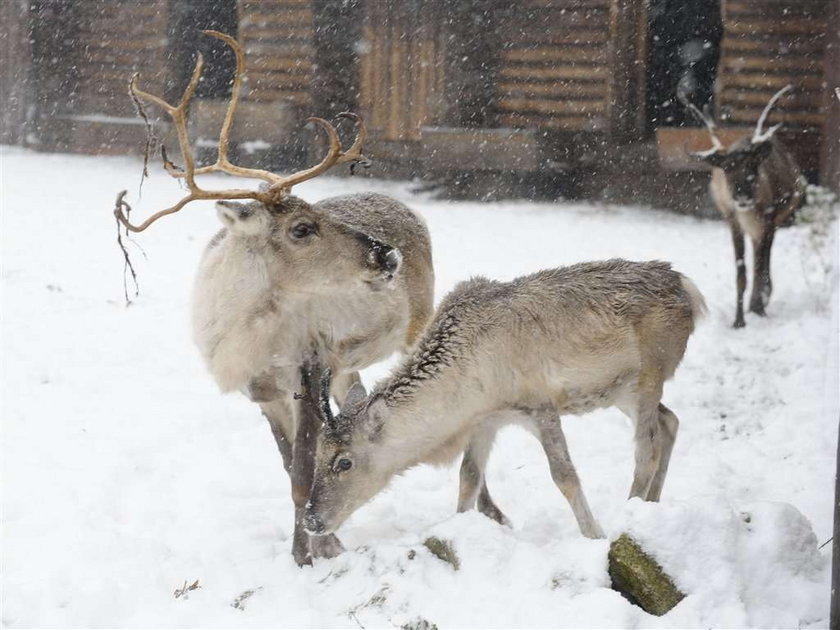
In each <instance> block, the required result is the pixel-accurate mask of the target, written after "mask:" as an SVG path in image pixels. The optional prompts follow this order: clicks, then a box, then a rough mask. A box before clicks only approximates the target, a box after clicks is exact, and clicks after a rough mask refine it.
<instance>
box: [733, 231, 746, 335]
mask: <svg viewBox="0 0 840 630" xmlns="http://www.w3.org/2000/svg"><path fill="white" fill-rule="evenodd" d="M729 227H730V229H731V230H732V245H733V246H734V247H735V277H736V287H737V297H736V300H735V323H734V324H732V327H733V328H743V327H744V326H745V323H744V291H745V290H746V288H747V263H746V261H745V260H744V233H743V232H742V231H741V226H739V225H738V222H737V220H736V219H735V218H734V217H732V218H731V219H729Z"/></svg>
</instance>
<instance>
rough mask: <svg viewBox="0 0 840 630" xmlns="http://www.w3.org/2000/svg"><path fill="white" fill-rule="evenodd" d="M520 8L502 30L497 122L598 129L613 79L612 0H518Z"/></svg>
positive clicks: (607, 103)
mask: <svg viewBox="0 0 840 630" xmlns="http://www.w3.org/2000/svg"><path fill="white" fill-rule="evenodd" d="M520 5H521V6H520V7H518V8H517V11H516V13H515V17H514V18H513V19H511V20H510V22H509V23H507V24H506V25H505V26H504V27H503V29H502V31H503V41H504V42H505V44H504V47H503V49H502V51H501V64H500V68H499V71H498V75H499V79H498V83H497V99H498V108H499V110H500V111H501V112H502V115H501V123H502V124H506V125H510V126H514V127H517V126H527V127H531V126H535V127H547V128H556V129H568V130H578V129H581V130H582V129H592V128H593V127H598V126H602V125H603V121H604V120H606V119H607V118H608V112H609V81H610V78H611V76H612V69H611V67H610V65H609V59H610V37H611V35H610V19H611V5H612V0H593V1H591V2H580V1H575V0H562V1H560V0H544V1H540V0H522V1H521V2H520ZM596 119H597V120H596Z"/></svg>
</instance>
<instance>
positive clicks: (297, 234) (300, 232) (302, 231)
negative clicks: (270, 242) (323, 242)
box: [289, 223, 318, 239]
mask: <svg viewBox="0 0 840 630" xmlns="http://www.w3.org/2000/svg"><path fill="white" fill-rule="evenodd" d="M317 231H318V230H317V228H316V227H315V225H314V224H312V223H296V224H295V225H293V226H292V229H291V230H289V232H290V233H291V235H292V236H293V237H294V238H298V239H300V238H306V237H307V236H309V235H310V234H315V233H316V232H317Z"/></svg>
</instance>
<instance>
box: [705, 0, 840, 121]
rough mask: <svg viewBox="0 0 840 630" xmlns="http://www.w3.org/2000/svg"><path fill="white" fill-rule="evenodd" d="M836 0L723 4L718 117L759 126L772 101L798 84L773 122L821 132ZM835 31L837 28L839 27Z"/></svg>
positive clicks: (782, 102) (753, 0)
mask: <svg viewBox="0 0 840 630" xmlns="http://www.w3.org/2000/svg"><path fill="white" fill-rule="evenodd" d="M829 1H835V2H836V0H723V20H724V37H723V45H722V51H721V60H720V65H719V69H718V78H717V91H718V94H717V109H718V118H719V119H720V120H722V121H725V123H726V124H729V125H746V126H752V125H755V123H756V121H757V120H758V117H759V116H760V115H761V110H762V109H763V108H764V106H765V105H766V104H767V102H768V101H769V100H770V97H771V96H773V94H774V93H775V92H776V91H777V90H779V89H780V88H782V87H784V86H785V85H788V84H792V85H793V86H794V91H793V93H792V94H789V95H787V96H785V97H784V98H783V99H781V100H780V101H779V102H778V104H777V105H776V107H775V109H774V114H772V115H771V117H770V120H771V122H780V121H781V122H784V123H785V129H787V130H788V131H791V130H811V131H814V132H816V131H817V130H819V128H820V127H821V125H822V122H823V115H824V113H823V111H822V108H823V106H824V90H825V87H824V83H823V80H824V77H823V63H824V62H823V60H824V58H825V42H826V31H827V28H828V4H829ZM834 28H837V26H836V24H835V26H834Z"/></svg>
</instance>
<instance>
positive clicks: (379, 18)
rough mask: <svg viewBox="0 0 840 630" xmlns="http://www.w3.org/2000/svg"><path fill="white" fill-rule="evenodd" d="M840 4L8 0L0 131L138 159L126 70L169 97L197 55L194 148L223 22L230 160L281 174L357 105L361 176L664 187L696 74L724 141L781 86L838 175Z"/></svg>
mask: <svg viewBox="0 0 840 630" xmlns="http://www.w3.org/2000/svg"><path fill="white" fill-rule="evenodd" d="M836 5H837V2H836V0H505V1H502V0H342V1H341V2H336V1H330V0H145V1H144V2H142V3H138V2H135V1H133V0H131V1H129V0H87V1H86V2H72V1H71V0H28V1H26V0H10V2H8V3H5V4H4V5H3V9H2V11H3V17H4V22H5V23H6V24H10V25H12V26H11V27H10V29H11V31H12V33H18V36H19V37H20V42H21V44H22V43H23V42H24V41H26V46H23V45H21V47H14V46H12V47H10V48H9V49H8V51H7V52H6V53H5V54H4V57H5V58H6V59H7V61H4V63H3V69H2V75H0V79H2V80H3V83H4V84H5V85H10V86H13V87H14V88H15V89H14V90H12V91H13V92H14V94H15V105H16V107H17V109H14V112H17V114H14V113H13V114H4V118H3V123H4V127H5V128H6V129H4V135H3V138H4V141H6V142H9V141H13V142H14V141H17V142H26V143H28V144H30V145H32V146H38V147H40V148H43V149H45V150H64V151H80V152H102V153H124V152H131V151H137V150H138V149H139V148H141V147H142V135H143V125H142V123H141V122H140V121H139V120H138V119H137V118H136V117H135V115H134V111H133V105H132V103H131V101H130V99H129V98H128V96H127V94H126V84H127V81H128V78H129V77H130V76H131V75H132V74H133V73H134V72H135V71H139V72H141V73H142V78H141V81H142V84H143V86H144V88H145V89H148V90H150V91H153V92H156V93H161V94H166V95H168V96H170V97H171V98H174V96H173V95H175V94H177V93H178V91H179V90H180V89H181V87H182V86H183V84H184V82H185V80H186V74H185V72H187V73H188V72H189V70H190V68H191V65H192V62H191V56H192V54H193V51H194V50H195V49H196V48H200V47H203V49H204V54H205V56H206V57H207V58H208V59H209V62H208V67H207V70H206V72H207V73H208V78H207V80H206V81H205V82H204V83H203V84H202V85H203V87H202V89H200V90H199V94H198V95H197V99H196V103H195V107H194V108H193V111H192V113H191V116H192V124H193V134H194V136H195V137H196V139H197V141H199V143H200V144H208V141H210V140H212V138H213V137H214V136H215V134H216V133H217V128H218V124H219V121H220V118H221V115H222V112H223V110H224V106H225V97H226V96H227V92H226V90H227V89H228V87H227V79H226V76H228V75H227V74H226V73H229V72H230V70H231V67H232V66H231V60H230V59H229V58H226V57H225V54H226V53H225V51H223V50H219V49H213V48H212V45H215V43H211V42H208V41H206V40H208V39H209V38H206V37H202V36H201V35H199V34H198V33H197V29H199V28H217V29H219V30H224V31H226V32H229V33H232V34H235V35H236V36H237V38H238V39H239V40H240V41H241V42H242V43H243V44H244V47H245V49H246V54H247V83H246V85H245V94H244V100H243V103H242V107H241V110H240V113H239V115H238V119H237V124H236V127H235V130H234V135H235V138H234V140H235V141H236V142H237V143H238V146H239V148H240V153H241V154H242V157H243V159H251V160H254V161H257V162H262V163H263V164H265V165H267V166H272V167H274V168H280V167H286V166H291V165H295V164H298V163H300V162H301V161H303V160H305V159H306V151H307V148H308V146H309V143H308V142H304V141H302V139H303V138H305V137H307V136H306V134H305V133H304V132H302V131H301V129H300V125H301V123H302V121H303V119H305V118H306V117H307V116H310V115H321V116H329V115H332V114H335V113H337V112H339V111H342V110H345V109H350V110H354V111H358V112H360V113H361V114H362V115H363V116H364V117H365V119H366V121H367V123H368V127H369V129H370V131H371V142H370V143H369V146H368V148H367V153H368V154H369V155H370V156H371V157H372V158H374V160H375V167H374V169H373V171H372V172H373V173H374V174H378V175H382V174H386V175H387V174H396V175H400V176H423V177H432V178H439V179H444V180H446V179H449V180H450V181H471V182H473V183H474V184H475V186H476V187H477V189H482V188H486V187H487V186H493V185H495V184H498V182H500V181H502V180H505V178H507V180H513V181H534V179H535V178H536V179H540V180H542V181H543V183H545V181H546V180H547V181H549V182H551V181H563V178H564V177H572V179H575V180H576V181H577V183H578V184H580V185H579V186H578V188H579V189H580V190H581V191H583V192H584V193H585V192H586V191H587V190H588V189H589V190H596V189H597V190H603V185H602V184H601V183H599V182H603V181H610V182H615V181H616V175H617V174H621V175H624V176H628V177H629V179H630V180H631V181H630V183H628V186H630V185H631V184H632V186H633V187H637V188H638V186H639V183H640V181H641V179H646V180H649V182H651V187H652V189H656V190H660V191H664V193H663V194H665V195H668V194H669V192H668V191H669V190H671V189H673V190H676V189H678V188H684V186H683V184H682V183H679V184H678V185H677V186H674V185H673V183H672V182H674V181H679V178H688V179H689V180H690V181H692V182H694V181H696V182H701V181H702V179H703V177H704V175H702V173H701V175H697V172H698V171H701V170H702V167H701V165H699V164H698V163H697V162H695V161H693V160H690V159H688V158H687V157H686V155H685V147H686V143H687V144H688V146H689V148H692V147H696V148H705V147H706V146H707V142H708V140H707V139H706V138H705V137H704V132H703V131H702V130H699V129H696V128H693V127H692V126H691V125H693V123H689V122H688V121H686V120H685V116H684V115H682V114H681V112H680V110H681V107H679V106H678V105H677V103H676V100H675V96H676V94H675V92H674V90H675V89H683V88H686V85H687V89H689V93H691V94H698V95H700V96H701V97H703V95H704V93H703V89H704V88H703V85H702V84H703V82H704V81H706V82H708V86H707V87H708V94H707V95H706V96H705V98H708V97H711V96H712V95H713V97H714V98H713V102H714V111H715V113H716V116H717V119H718V120H719V121H720V125H721V126H722V127H723V128H724V134H725V135H729V136H736V135H739V134H742V133H747V132H748V130H749V129H751V128H752V126H753V125H754V123H755V121H756V119H757V117H758V115H759V114H760V112H761V110H762V108H763V107H764V105H765V103H766V102H767V101H768V99H769V98H770V96H771V95H772V94H773V93H774V92H775V91H776V90H777V89H779V88H780V87H782V86H784V85H786V84H788V83H791V84H793V86H794V88H795V89H794V92H793V94H792V95H791V96H789V97H787V98H784V99H782V101H781V102H780V103H779V104H778V107H777V110H776V111H775V112H774V114H773V116H772V117H771V121H772V122H777V121H781V122H784V123H785V127H784V138H785V139H786V140H787V141H788V143H789V144H790V145H791V146H792V148H793V149H794V151H795V152H796V154H797V156H798V157H799V160H800V162H801V163H802V165H803V166H804V167H805V169H806V170H807V172H808V174H809V177H810V179H811V180H812V181H816V180H817V179H818V178H821V179H822V182H823V183H825V184H828V185H830V186H832V187H834V188H838V187H840V173H838V168H840V167H838V163H840V159H838V157H837V155H838V151H840V147H838V141H839V140H838V132H837V127H838V125H837V117H838V106H837V104H835V103H834V101H833V100H831V99H830V98H829V96H830V93H831V92H830V88H832V87H833V86H834V85H835V84H840V76H838V70H837V68H838V64H837V63H836V62H835V63H830V61H831V59H835V60H836V59H837V55H838V52H837V47H838V42H837V40H838V28H840V25H839V24H838V15H837V7H836ZM686 7H688V8H687V9H686ZM669 12H670V13H669ZM698 16H699V17H698ZM662 28H664V29H666V31H665V35H663V34H662V32H660V30H658V29H662ZM667 29H671V30H670V31H667ZM680 29H682V30H680ZM682 35H685V36H684V37H683V36H682ZM29 42H31V44H30V43H29ZM710 51H711V52H710ZM9 55H11V56H9ZM663 60H664V61H663ZM668 60H670V61H668ZM674 60H676V61H674ZM686 60H687V61H686ZM667 63H671V64H672V65H673V64H674V63H677V64H679V63H684V64H686V67H687V68H690V69H691V72H694V73H695V74H697V73H698V72H701V70H702V67H703V64H704V63H705V64H706V69H705V70H702V73H705V74H704V75H703V76H704V77H705V78H703V77H700V78H699V79H698V78H697V77H696V76H694V75H691V76H689V74H690V73H684V76H677V75H679V72H677V73H676V74H674V72H673V68H672V69H671V70H669V69H668V68H667V67H666V66H667ZM663 64H666V66H663ZM12 65H14V67H15V68H14V71H13V69H12V68H11V66H12ZM663 68H665V69H664V70H663ZM663 72H664V74H663ZM669 72H671V74H670V75H669V74H668V73H669ZM707 75H708V76H707ZM663 77H665V78H664V79H663ZM669 77H671V78H669ZM674 77H676V78H674ZM686 77H687V78H686ZM677 79H679V81H682V82H683V83H681V84H680V85H681V86H682V87H678V85H677V83H678V81H677ZM686 80H688V84H685V82H686ZM22 81H23V83H25V86H24V87H21V82H22ZM669 81H670V83H669ZM698 81H699V83H698ZM692 82H693V84H692ZM662 86H666V89H665V90H664V91H662V90H661V89H660V88H662ZM669 90H670V92H669ZM3 92H4V96H3V98H4V99H8V97H7V96H6V95H5V94H6V93H7V92H8V90H6V89H4V90H3ZM27 99H28V100H29V103H28V104H26V103H23V104H22V101H26V100H27ZM22 112H29V113H28V115H27V116H28V118H27V119H26V120H25V128H26V133H23V132H19V133H15V129H20V128H22V127H23V126H24V125H21V124H20V121H21V120H22V119H23V118H24V117H25V116H24V114H23V113H22ZM14 116H17V118H14ZM599 178H600V179H599ZM640 178H641V179H640ZM587 182H588V184H587ZM669 182H671V183H669ZM494 183H495V184H494ZM698 189H699V188H698ZM628 190H629V189H628ZM631 196H632V195H631Z"/></svg>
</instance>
